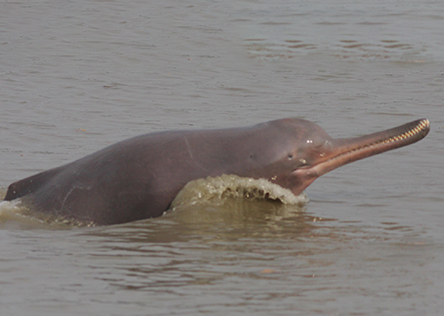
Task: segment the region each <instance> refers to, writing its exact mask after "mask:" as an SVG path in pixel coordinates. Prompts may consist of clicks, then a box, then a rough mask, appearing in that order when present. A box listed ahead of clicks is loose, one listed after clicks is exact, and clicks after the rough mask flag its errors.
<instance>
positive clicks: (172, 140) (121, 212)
mask: <svg viewBox="0 0 444 316" xmlns="http://www.w3.org/2000/svg"><path fill="white" fill-rule="evenodd" d="M428 131H429V122H428V120H426V119H423V120H418V121H415V122H411V123H408V124H405V125H402V126H400V127H397V128H393V129H390V130H387V131H383V132H379V133H375V134H370V135H367V136H363V137H358V138H350V139H332V138H330V137H329V136H328V135H327V134H326V133H325V132H324V130H322V129H321V128H320V127H319V126H318V125H316V124H314V123H311V122H308V121H305V120H301V119H296V118H293V119H281V120H276V121H271V122H267V123H262V124H258V125H254V126H252V127H247V128H233V129H220V130H195V131H171V132H160V133H153V134H147V135H142V136H139V137H135V138H132V139H128V140H125V141H122V142H119V143H117V144H114V145H111V146H109V147H107V148H105V149H102V150H100V151H98V152H96V153H93V154H91V155H89V156H86V157H84V158H82V159H79V160H77V161H74V162H72V163H69V164H67V165H64V166H61V167H58V168H55V169H51V170H48V171H44V172H42V173H39V174H36V175H34V176H31V177H29V178H26V179H23V180H20V181H17V182H15V183H13V184H11V185H10V186H9V188H8V192H7V194H6V197H5V200H7V201H10V200H14V199H17V198H25V199H26V200H27V201H29V202H30V203H31V204H32V205H33V207H34V208H36V209H37V210H40V211H42V212H51V213H53V214H57V215H61V216H64V217H67V218H74V219H78V220H80V221H86V222H94V223H96V224H117V223H124V222H129V221H134V220H140V219H145V218H151V217H157V216H160V215H162V214H163V213H164V212H165V211H166V210H167V209H168V207H169V205H170V203H171V202H172V200H173V199H174V197H175V196H176V194H177V193H178V192H179V191H180V190H181V189H182V188H183V187H184V185H185V184H186V183H187V182H189V181H191V180H194V179H198V178H205V177H207V176H218V175H222V174H235V175H238V176H242V177H251V178H265V179H268V180H269V181H271V182H274V183H276V184H278V185H280V186H282V187H284V188H288V189H290V190H292V191H293V193H295V194H299V193H301V192H302V191H303V190H304V189H305V188H306V187H307V186H308V185H310V184H311V183H312V182H313V181H314V180H315V179H316V178H317V177H319V176H321V175H322V174H325V173H326V172H328V171H330V170H333V169H335V168H337V167H340V166H342V165H344V164H347V163H349V162H352V161H355V160H358V159H362V158H365V157H368V156H372V155H375V154H378V153H381V152H384V151H387V150H391V149H394V148H398V147H402V146H405V145H408V144H410V143H413V142H416V141H418V140H420V139H421V138H423V137H425V136H426V135H427V133H428Z"/></svg>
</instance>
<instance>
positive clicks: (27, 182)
mask: <svg viewBox="0 0 444 316" xmlns="http://www.w3.org/2000/svg"><path fill="white" fill-rule="evenodd" d="M59 172H60V168H55V169H51V170H47V171H44V172H41V173H38V174H36V175H33V176H31V177H28V178H26V179H23V180H20V181H17V182H14V183H12V184H11V185H9V187H8V192H6V196H5V201H12V200H14V199H18V198H20V197H23V196H25V195H27V194H30V193H33V192H35V191H36V190H38V189H39V188H40V187H41V186H43V185H44V184H46V183H47V182H48V181H50V180H51V179H52V178H53V177H54V176H55V175H56V174H57V173H59Z"/></svg>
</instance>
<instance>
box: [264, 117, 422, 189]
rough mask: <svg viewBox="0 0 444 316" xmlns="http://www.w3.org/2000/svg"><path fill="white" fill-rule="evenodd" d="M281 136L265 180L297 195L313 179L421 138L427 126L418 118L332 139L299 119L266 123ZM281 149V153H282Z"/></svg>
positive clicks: (320, 129)
mask: <svg viewBox="0 0 444 316" xmlns="http://www.w3.org/2000/svg"><path fill="white" fill-rule="evenodd" d="M269 124H270V125H271V126H273V128H275V129H277V130H279V131H280V132H281V133H282V134H281V135H285V136H283V137H282V139H280V138H279V137H275V141H276V142H277V143H278V144H277V145H278V147H279V148H280V149H281V150H279V151H275V153H276V152H279V154H277V155H276V157H275V159H274V162H273V165H274V167H273V168H270V170H273V174H272V175H268V179H269V180H270V181H271V182H274V183H276V184H278V185H280V186H282V187H284V188H287V189H290V190H291V191H292V192H293V193H294V194H296V195H298V194H300V193H302V191H303V190H304V189H305V188H307V187H308V186H309V185H310V184H311V183H312V182H313V181H314V180H315V179H317V178H318V177H320V176H322V175H323V174H325V173H327V172H329V171H331V170H334V169H336V168H338V167H341V166H343V165H345V164H348V163H350V162H353V161H356V160H359V159H363V158H366V157H370V156H373V155H376V154H380V153H383V152H385V151H388V150H392V149H395V148H399V147H403V146H406V145H409V144H412V143H414V142H417V141H419V140H420V139H422V138H424V137H425V136H426V135H427V134H428V132H429V130H430V123H429V121H428V120H427V119H421V120H417V121H413V122H411V123H407V124H404V125H401V126H398V127H395V128H391V129H388V130H385V131H382V132H378V133H373V134H369V135H365V136H361V137H356V138H343V139H333V138H331V137H330V136H328V134H327V133H326V132H325V131H324V130H323V129H322V128H321V127H319V126H318V125H317V124H315V123H312V122H309V121H306V120H302V119H283V120H277V121H272V122H269ZM283 148H284V150H282V149H283Z"/></svg>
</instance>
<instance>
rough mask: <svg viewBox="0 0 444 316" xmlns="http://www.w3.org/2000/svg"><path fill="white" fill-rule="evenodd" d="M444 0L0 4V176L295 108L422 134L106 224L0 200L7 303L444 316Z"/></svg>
mask: <svg viewBox="0 0 444 316" xmlns="http://www.w3.org/2000/svg"><path fill="white" fill-rule="evenodd" d="M443 100H444V2H442V1H432V0H430V1H418V0H416V1H413V0H403V1H400V0H399V1H390V2H387V1H378V0H369V1H365V2H364V1H351V0H350V1H347V0H345V1H339V0H334V1H290V0H277V1H262V0H240V1H239V0H238V1H233V0H227V1H216V0H214V1H203V0H192V1H173V0H162V1H159V0H152V1H111V0H110V1H103V0H101V1H98V0H96V1H94V0H93V1H85V0H78V1H68V0H62V1H54V0H35V1H20V0H19V1H2V2H1V3H0V109H1V116H0V133H1V134H0V135H1V143H0V156H1V159H0V167H1V177H0V185H1V186H3V187H4V189H3V191H4V190H5V188H6V187H7V186H8V185H9V184H10V183H11V182H14V181H16V180H19V179H21V178H24V177H26V176H29V175H31V174H34V173H36V172H39V171H42V170H46V169H49V168H52V167H55V166H59V165H62V164H64V163H67V162H69V161H72V160H74V159H77V158H80V157H83V156H85V155H86V154H89V153H91V152H93V151H96V150H98V149H101V148H103V147H105V146H107V145H109V144H112V143H114V142H117V141H119V140H122V139H125V138H128V137H131V136H135V135H139V134H143V133H148V132H153V131H160V130H167V129H179V128H180V129H188V128H220V127H231V126H245V125H249V124H254V123H258V122H262V121H267V120H271V119H276V118H282V117H292V116H298V117H301V118H305V119H308V120H310V121H313V122H316V123H318V124H319V125H320V126H322V127H323V128H324V129H325V130H326V131H327V132H328V133H329V134H330V135H331V136H332V137H349V136H358V135H361V134H366V133H370V132H374V131H379V130H382V129H386V128H389V127H392V126H397V125H400V124H403V123H405V122H409V121H412V120H414V119H418V118H422V117H426V118H428V119H429V120H430V121H431V126H432V130H431V132H430V134H429V136H428V137H427V138H426V139H424V140H423V141H421V142H419V143H417V144H414V145H412V146H408V147H405V148H402V149H399V150H396V151H392V152H388V153H384V154H383V155H380V156H376V157H372V158H369V159H365V160H363V161H359V162H356V163H353V164H351V165H348V166H345V167H343V168H340V169H338V170H335V171H333V172H331V173H329V174H327V175H325V176H323V177H322V178H321V179H318V180H317V181H316V182H315V183H314V184H312V185H311V186H310V187H309V188H308V189H307V191H306V193H307V195H308V197H309V199H310V202H309V203H308V204H307V205H305V206H304V207H302V208H301V209H300V208H299V209H295V208H294V207H290V206H287V205H281V204H279V203H272V202H266V201H249V200H244V199H235V198H228V199H226V200H219V201H218V202H217V203H215V204H214V205H212V204H208V205H205V206H203V207H198V206H196V207H191V206H190V207H185V208H181V209H178V210H176V211H174V212H169V213H168V214H167V215H165V216H163V217H161V218H157V219H153V220H146V221H141V222H135V223H128V224H125V225H116V226H108V227H81V228H73V227H64V226H63V225H50V224H45V223H41V222H39V221H38V220H33V219H31V218H21V217H20V216H18V215H17V216H13V214H10V213H7V212H6V213H3V214H0V253H1V254H2V255H1V257H0V314H1V315H60V314H62V313H63V315H79V314H84V315H197V314H204V313H205V314H209V315H419V314H423V315H441V314H442V309H443V308H444V294H443V293H444V212H443V211H444V207H443V206H444V203H443V202H444V198H443V192H444V184H443V179H444V171H443V170H444V168H443V167H442V165H443V164H442V157H443V156H444V145H443V144H444V115H443V109H444V106H443Z"/></svg>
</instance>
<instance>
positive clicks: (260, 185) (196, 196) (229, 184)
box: [171, 175, 308, 208]
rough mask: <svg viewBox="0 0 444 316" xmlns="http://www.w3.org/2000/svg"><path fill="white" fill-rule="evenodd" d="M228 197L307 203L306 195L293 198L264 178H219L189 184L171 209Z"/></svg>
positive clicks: (286, 190)
mask: <svg viewBox="0 0 444 316" xmlns="http://www.w3.org/2000/svg"><path fill="white" fill-rule="evenodd" d="M227 197H234V198H248V199H263V200H278V201H280V202H282V203H284V204H290V205H302V204H306V203H307V202H308V198H307V195H306V194H305V193H301V194H300V195H298V196H296V195H294V194H293V192H291V191H290V190H288V189H285V188H283V187H281V186H279V185H277V184H274V183H272V182H270V181H268V180H266V179H252V178H243V177H239V176H236V175H222V176H219V177H207V178H205V179H198V180H193V181H190V182H189V183H187V184H186V185H185V187H184V188H183V189H182V190H181V191H180V192H179V194H178V195H177V196H176V198H175V199H174V201H173V202H172V204H171V206H172V208H174V207H177V206H181V205H184V204H188V205H190V204H191V205H193V204H197V203H205V202H206V201H209V200H213V199H224V198H227Z"/></svg>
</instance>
